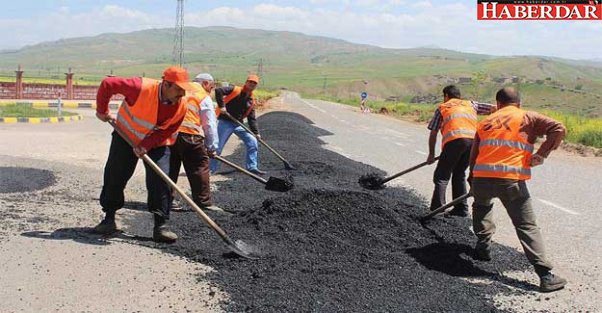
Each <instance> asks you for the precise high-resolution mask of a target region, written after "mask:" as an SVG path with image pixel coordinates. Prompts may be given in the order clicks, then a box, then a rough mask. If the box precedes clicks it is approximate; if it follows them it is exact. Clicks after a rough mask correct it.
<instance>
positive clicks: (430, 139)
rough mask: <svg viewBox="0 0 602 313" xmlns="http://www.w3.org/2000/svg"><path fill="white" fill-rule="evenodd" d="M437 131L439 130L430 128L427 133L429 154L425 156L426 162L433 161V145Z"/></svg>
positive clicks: (430, 162)
mask: <svg viewBox="0 0 602 313" xmlns="http://www.w3.org/2000/svg"><path fill="white" fill-rule="evenodd" d="M437 133H439V130H431V133H430V135H429V155H428V156H427V158H426V162H427V163H428V164H432V163H433V162H435V146H436V145H437Z"/></svg>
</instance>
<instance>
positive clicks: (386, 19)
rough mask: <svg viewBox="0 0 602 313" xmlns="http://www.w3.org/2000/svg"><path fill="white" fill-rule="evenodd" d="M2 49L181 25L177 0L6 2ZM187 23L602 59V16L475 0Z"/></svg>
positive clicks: (299, 5) (233, 4) (232, 7)
mask: <svg viewBox="0 0 602 313" xmlns="http://www.w3.org/2000/svg"><path fill="white" fill-rule="evenodd" d="M0 3H2V10H0V26H1V27H0V38H2V40H0V49H15V48H20V47H23V46H25V45H31V44H35V43H39V42H43V41H52V40H57V39H61V38H70V37H81V36H90V35H97V34H101V33H106V32H120V33H123V32H130V31H135V30H142V29H149V28H164V27H174V25H175V15H176V0H20V1H13V0H0ZM184 19H185V21H184V22H185V25H186V26H199V27H203V26H233V27H239V28H257V29H266V30H286V31H294V32H302V33H305V34H310V35H320V36H327V37H333V38H339V39H344V40H347V41H351V42H355V43H364V44H371V45H376V46H380V47H386V48H414V47H424V46H436V47H441V48H447V49H453V50H459V51H465V52H477V53H486V54H494V55H546V56H558V57H564V58H571V59H594V58H595V59H599V58H602V21H478V20H477V19H476V0H436V1H435V0H425V1H421V0H357V1H350V0H309V1H300V0H299V1H289V0H281V1H267V0H264V1H227V0H219V1H214V0H185V17H184Z"/></svg>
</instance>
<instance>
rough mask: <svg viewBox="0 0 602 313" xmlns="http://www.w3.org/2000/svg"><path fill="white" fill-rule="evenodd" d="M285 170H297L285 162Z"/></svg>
mask: <svg viewBox="0 0 602 313" xmlns="http://www.w3.org/2000/svg"><path fill="white" fill-rule="evenodd" d="M284 169H286V170H288V171H293V170H296V168H295V167H294V166H293V165H291V164H290V163H288V162H286V161H284Z"/></svg>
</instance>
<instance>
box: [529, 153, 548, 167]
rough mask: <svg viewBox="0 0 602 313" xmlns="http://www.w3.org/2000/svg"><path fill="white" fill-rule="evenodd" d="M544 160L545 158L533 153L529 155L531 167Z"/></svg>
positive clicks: (540, 163)
mask: <svg viewBox="0 0 602 313" xmlns="http://www.w3.org/2000/svg"><path fill="white" fill-rule="evenodd" d="M544 160H545V158H544V157H542V156H541V155H539V154H537V153H535V154H534V155H532V156H531V164H530V165H531V167H535V166H538V165H542V164H543V161H544Z"/></svg>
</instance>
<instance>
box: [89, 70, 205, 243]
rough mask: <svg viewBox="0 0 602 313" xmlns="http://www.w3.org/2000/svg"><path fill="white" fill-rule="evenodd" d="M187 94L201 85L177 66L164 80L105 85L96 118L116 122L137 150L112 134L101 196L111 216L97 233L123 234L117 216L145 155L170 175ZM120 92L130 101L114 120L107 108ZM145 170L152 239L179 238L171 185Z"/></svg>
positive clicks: (112, 81)
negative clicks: (172, 224) (171, 224)
mask: <svg viewBox="0 0 602 313" xmlns="http://www.w3.org/2000/svg"><path fill="white" fill-rule="evenodd" d="M187 90H189V91H191V92H195V91H196V90H197V87H195V86H194V85H192V84H190V83H189V81H188V72H187V71H186V70H185V69H183V68H181V67H177V66H172V67H169V68H167V69H166V70H165V71H164V72H163V79H162V80H160V81H158V80H154V79H149V78H144V77H132V78H120V77H108V78H105V79H104V80H103V81H102V83H101V84H100V87H99V88H98V94H97V96H96V105H97V108H96V117H97V118H98V119H99V120H101V121H103V122H107V121H109V120H112V121H114V122H115V123H116V126H117V127H118V128H119V129H120V130H121V131H122V132H123V133H124V134H125V135H126V136H127V137H128V139H129V140H130V141H131V142H133V143H134V147H133V148H132V147H131V146H130V145H129V144H128V143H127V141H125V140H124V139H123V138H122V137H121V136H120V135H119V134H117V133H116V132H113V134H112V140H111V148H110V150H109V157H108V159H107V163H106V165H105V171H104V182H103V186H102V192H101V194H100V205H101V206H102V210H103V211H104V212H105V213H106V215H105V218H104V220H103V221H102V222H101V223H100V224H98V225H97V226H96V227H95V228H94V231H95V232H96V233H99V234H111V233H114V232H116V231H117V230H118V228H117V224H116V223H115V213H116V212H117V210H119V209H121V207H123V204H124V194H123V191H124V189H125V186H126V184H127V182H128V180H129V179H130V178H131V177H132V174H133V173H134V170H135V169H136V164H137V163H138V158H140V157H142V156H143V155H145V154H146V155H148V156H149V157H150V158H151V159H152V160H153V161H154V162H155V163H156V164H157V165H158V166H159V167H160V168H161V169H162V170H163V172H165V173H169V157H170V148H169V146H170V145H172V144H173V143H174V142H175V139H176V136H177V130H178V127H179V126H180V124H181V123H182V120H183V119H184V116H185V114H186V103H185V100H184V99H183V97H184V95H185V94H186V91H187ZM116 94H121V95H123V96H124V97H125V100H124V101H123V103H122V104H121V106H120V108H119V110H118V112H117V116H116V117H113V116H112V115H111V113H110V111H109V106H108V104H109V100H110V99H111V97H112V96H113V95H116ZM144 166H145V170H146V189H147V192H148V198H147V205H148V210H149V211H150V212H151V213H153V216H154V220H155V227H154V230H153V239H154V240H155V241H157V242H174V241H175V240H176V239H177V238H178V237H177V236H176V234H175V233H173V232H171V231H170V230H169V229H168V228H167V226H166V222H167V220H168V219H169V207H170V204H171V198H172V196H171V193H170V190H169V186H168V185H167V183H166V182H165V181H163V180H162V179H161V177H160V176H159V175H158V174H157V173H155V172H154V171H153V170H152V168H150V167H149V166H148V165H147V164H145V165H144Z"/></svg>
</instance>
